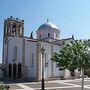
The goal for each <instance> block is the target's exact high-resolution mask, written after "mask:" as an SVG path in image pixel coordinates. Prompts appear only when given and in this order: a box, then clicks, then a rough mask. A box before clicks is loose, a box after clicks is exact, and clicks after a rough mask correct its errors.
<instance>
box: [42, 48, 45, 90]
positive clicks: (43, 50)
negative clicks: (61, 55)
mask: <svg viewBox="0 0 90 90" xmlns="http://www.w3.org/2000/svg"><path fill="white" fill-rule="evenodd" d="M44 52H45V49H44V48H43V47H42V48H41V53H42V90H45V88H44V63H43V61H44Z"/></svg>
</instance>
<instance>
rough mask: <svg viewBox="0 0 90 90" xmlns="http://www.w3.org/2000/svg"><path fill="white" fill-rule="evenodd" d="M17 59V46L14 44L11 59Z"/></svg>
mask: <svg viewBox="0 0 90 90" xmlns="http://www.w3.org/2000/svg"><path fill="white" fill-rule="evenodd" d="M15 60H17V46H14V50H13V61H15Z"/></svg>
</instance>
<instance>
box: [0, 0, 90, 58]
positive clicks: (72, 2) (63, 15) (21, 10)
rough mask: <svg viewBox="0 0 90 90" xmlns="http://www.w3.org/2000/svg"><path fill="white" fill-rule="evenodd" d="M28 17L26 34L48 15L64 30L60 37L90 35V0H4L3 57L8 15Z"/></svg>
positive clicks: (0, 7) (0, 18) (0, 16)
mask: <svg viewBox="0 0 90 90" xmlns="http://www.w3.org/2000/svg"><path fill="white" fill-rule="evenodd" d="M10 16H14V17H16V18H20V19H24V20H25V21H24V23H25V24H24V27H25V30H24V32H25V36H30V32H31V31H33V32H34V37H35V38H36V30H37V29H38V27H39V26H40V25H41V24H43V23H45V22H46V20H47V18H49V20H50V22H52V23H54V24H56V25H57V26H58V27H59V28H60V30H61V35H60V38H68V37H71V36H72V34H74V36H75V39H89V38H90V0H0V59H2V37H3V22H4V19H6V18H7V17H10Z"/></svg>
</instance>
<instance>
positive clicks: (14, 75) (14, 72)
mask: <svg viewBox="0 0 90 90" xmlns="http://www.w3.org/2000/svg"><path fill="white" fill-rule="evenodd" d="M13 78H16V64H15V63H14V64H13Z"/></svg>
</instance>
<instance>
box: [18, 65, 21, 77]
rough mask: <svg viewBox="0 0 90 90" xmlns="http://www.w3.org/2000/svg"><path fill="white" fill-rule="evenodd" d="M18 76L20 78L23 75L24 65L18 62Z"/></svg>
mask: <svg viewBox="0 0 90 90" xmlns="http://www.w3.org/2000/svg"><path fill="white" fill-rule="evenodd" d="M18 77H19V78H21V77H22V66H21V63H19V64H18Z"/></svg>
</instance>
